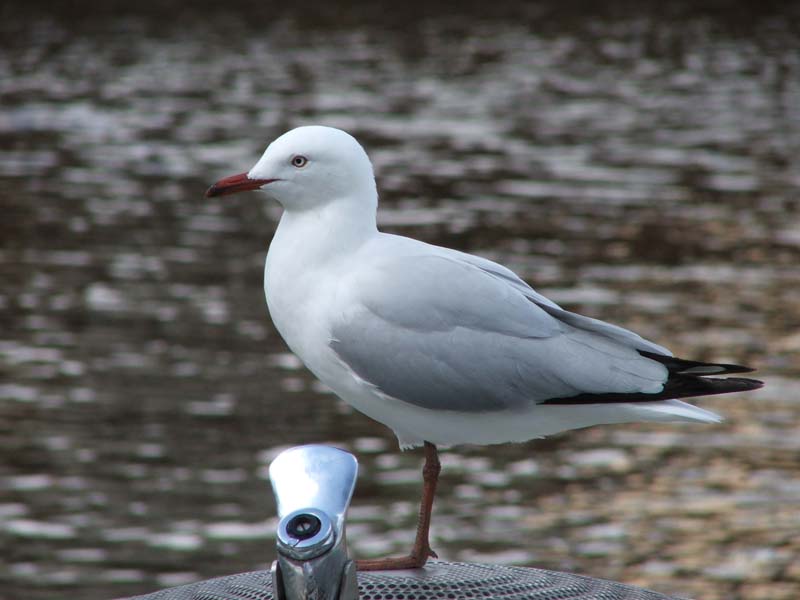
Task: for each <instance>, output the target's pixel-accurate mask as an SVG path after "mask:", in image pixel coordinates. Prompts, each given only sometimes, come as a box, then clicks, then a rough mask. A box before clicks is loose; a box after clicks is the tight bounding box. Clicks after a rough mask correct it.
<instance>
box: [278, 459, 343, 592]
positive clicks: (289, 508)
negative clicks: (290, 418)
mask: <svg viewBox="0 0 800 600" xmlns="http://www.w3.org/2000/svg"><path fill="white" fill-rule="evenodd" d="M357 474H358V461H357V460H356V459H355V457H354V456H353V455H352V454H349V453H347V452H344V451H342V450H337V449H336V448H331V447H330V446H322V445H319V444H309V445H306V446H298V447H296V448H290V449H289V450H285V451H284V452H282V453H281V454H280V455H278V457H277V458H276V459H275V460H274V461H272V464H271V465H270V468H269V478H270V482H271V483H272V491H273V493H274V494H275V502H276V504H277V506H278V516H279V517H280V518H281V520H280V523H279V524H278V535H277V538H278V539H277V545H278V559H277V560H276V561H275V562H274V563H273V565H272V569H271V578H272V589H273V593H274V594H275V597H276V598H279V599H280V600H306V599H314V600H355V599H356V598H357V597H358V589H357V585H356V574H355V563H354V562H353V561H352V560H349V558H348V556H347V543H346V538H345V513H346V512H347V507H348V506H349V504H350V498H351V497H352V496H353V489H354V488H355V484H356V476H357Z"/></svg>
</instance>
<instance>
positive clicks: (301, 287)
mask: <svg viewBox="0 0 800 600" xmlns="http://www.w3.org/2000/svg"><path fill="white" fill-rule="evenodd" d="M248 190H260V191H261V192H264V193H266V194H267V196H269V197H270V198H272V199H274V200H277V201H278V202H279V203H280V204H281V206H282V207H283V213H282V215H281V218H280V222H279V224H278V227H277V230H276V232H275V235H274V237H273V239H272V243H271V244H270V247H269V252H268V254H267V259H266V266H265V269H264V290H265V293H266V299H267V305H268V308H269V313H270V315H271V317H272V320H273V322H274V324H275V327H276V328H277V330H278V331H279V332H280V334H281V336H282V337H283V339H284V340H285V341H286V343H287V345H288V346H289V348H290V349H291V350H292V352H294V353H295V354H296V355H297V356H298V357H299V358H300V359H301V360H302V361H303V363H304V364H305V365H306V367H308V369H309V370H310V371H311V372H312V373H313V374H314V375H315V376H316V377H317V378H318V379H319V380H320V381H322V382H323V383H325V384H326V385H327V386H328V387H330V388H331V389H332V390H333V391H334V392H335V393H336V394H337V395H338V396H339V397H340V398H342V399H343V400H344V401H346V402H347V403H349V404H350V405H352V406H353V407H354V408H356V409H357V410H359V411H361V412H362V413H364V414H366V415H367V416H369V417H371V418H372V419H374V420H376V421H379V422H381V423H383V424H385V425H387V426H388V427H390V428H391V429H392V430H393V431H394V433H395V434H396V435H397V439H398V441H399V444H400V447H401V448H402V449H407V448H413V447H417V446H424V452H425V463H424V466H423V470H422V475H423V494H422V502H421V505H420V517H419V521H418V525H417V535H416V540H415V542H414V546H413V549H412V551H411V553H410V554H409V555H408V556H403V557H388V558H379V559H371V560H360V561H358V563H357V565H358V568H359V569H360V570H384V569H409V568H418V567H421V566H422V565H424V564H425V563H426V561H427V560H428V558H429V557H436V554H435V553H434V552H433V551H432V550H431V547H430V544H429V541H428V537H429V536H428V534H429V528H430V520H431V511H432V507H433V498H434V495H435V492H436V483H437V480H438V476H439V472H440V469H441V467H440V464H439V460H438V453H437V446H442V445H447V446H449V445H454V444H499V443H505V442H523V441H526V440H530V439H533V438H541V437H543V436H547V435H552V434H555V433H559V432H562V431H567V430H570V429H578V428H582V427H589V426H592V425H599V424H611V423H627V422H635V421H656V422H668V421H690V422H700V423H716V422H719V421H721V417H720V416H719V415H717V414H715V413H713V412H710V411H708V410H704V409H702V408H698V407H696V406H693V405H691V404H687V403H685V402H682V401H681V400H679V398H687V397H694V396H708V395H711V394H726V393H729V392H741V391H746V390H754V389H757V388H759V387H761V386H762V385H763V383H762V382H760V381H757V380H755V379H745V378H741V377H727V378H719V377H709V376H711V375H721V374H732V373H744V372H749V371H752V369H750V368H747V367H743V366H740V365H733V364H717V363H706V362H699V361H694V360H686V359H682V358H675V357H674V356H673V355H672V353H671V352H670V351H669V350H667V349H666V348H664V347H662V346H659V345H657V344H655V343H653V342H650V341H648V340H646V339H644V338H642V337H640V336H639V335H637V334H635V333H633V332H632V331H629V330H627V329H623V328H622V327H618V326H616V325H612V324H610V323H606V322H604V321H600V320H597V319H593V318H589V317H585V316H582V315H579V314H576V313H574V312H570V311H568V310H565V309H563V308H561V307H560V306H559V305H558V304H556V303H555V302H552V301H551V300H548V299H547V298H545V297H544V296H542V295H541V294H539V293H538V292H536V291H535V290H534V289H533V288H531V287H530V286H529V285H528V284H527V283H525V282H524V281H523V280H522V279H521V278H519V277H518V276H517V275H516V274H515V273H513V272H512V271H510V270H509V269H507V268H505V267H503V266H501V265H499V264H497V263H495V262H492V261H490V260H487V259H485V258H481V257H478V256H474V255H472V254H466V253H464V252H459V251H457V250H451V249H448V248H443V247H440V246H434V245H432V244H427V243H425V242H421V241H418V240H414V239H411V238H407V237H403V236H399V235H392V234H388V233H382V232H380V231H378V228H377V223H376V214H377V207H378V193H377V188H376V183H375V176H374V173H373V169H372V164H371V162H370V160H369V157H368V156H367V153H366V152H365V151H364V149H363V148H362V146H361V145H360V144H359V143H358V142H357V141H356V139H355V138H353V137H352V136H350V135H349V134H348V133H346V132H344V131H342V130H339V129H334V128H331V127H323V126H316V125H315V126H307V127H299V128H297V129H293V130H291V131H289V132H287V133H285V134H283V135H282V136H280V137H279V138H277V139H276V140H275V141H273V142H272V143H271V144H270V145H269V146H268V147H267V149H266V151H265V152H264V154H263V155H262V157H261V158H260V159H259V160H258V162H257V163H256V164H255V166H254V167H253V168H252V169H250V171H248V172H247V173H241V174H238V175H233V176H231V177H226V178H224V179H221V180H219V181H218V182H216V183H215V184H214V185H212V186H211V187H210V188H209V189H208V191H207V192H206V196H207V197H214V196H224V195H227V194H233V193H237V192H244V191H248Z"/></svg>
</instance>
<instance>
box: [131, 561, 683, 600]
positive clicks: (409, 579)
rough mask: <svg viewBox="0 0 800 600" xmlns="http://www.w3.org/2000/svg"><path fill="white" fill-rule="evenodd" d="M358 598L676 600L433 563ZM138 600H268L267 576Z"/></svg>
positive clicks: (536, 573)
mask: <svg viewBox="0 0 800 600" xmlns="http://www.w3.org/2000/svg"><path fill="white" fill-rule="evenodd" d="M358 587H359V598H361V599H362V600H422V599H426V600H427V599H430V600H433V599H453V600H456V599H461V598H464V599H472V598H482V599H486V600H488V599H492V598H497V599H503V600H675V598H674V597H672V596H665V595H663V594H659V593H656V592H651V591H649V590H644V589H641V588H636V587H632V586H628V585H623V584H621V583H615V582H612V581H606V580H604V579H595V578H592V577H585V576H582V575H573V574H571V573H561V572H558V571H545V570H542V569H530V568H524V567H506V566H500V565H482V564H471V563H449V562H444V561H431V562H429V563H428V564H427V565H426V566H425V567H424V568H423V569H417V570H414V571H377V572H364V573H359V574H358ZM135 598H136V600H272V599H273V594H272V579H271V577H270V572H269V571H268V570H265V571H252V572H249V573H240V574H238V575H229V576H227V577H219V578H216V579H208V580H205V581H200V582H197V583H191V584H188V585H183V586H180V587H174V588H169V589H166V590H160V591H158V592H154V593H152V594H147V595H144V596H136V597H135Z"/></svg>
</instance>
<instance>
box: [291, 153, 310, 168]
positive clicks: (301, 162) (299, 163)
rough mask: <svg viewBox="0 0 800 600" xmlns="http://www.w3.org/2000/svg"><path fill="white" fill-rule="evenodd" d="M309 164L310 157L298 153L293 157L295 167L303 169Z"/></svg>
mask: <svg viewBox="0 0 800 600" xmlns="http://www.w3.org/2000/svg"><path fill="white" fill-rule="evenodd" d="M307 164H308V159H307V158H306V157H305V156H303V155H301V154H296V155H295V156H293V157H292V166H293V167H297V168H298V169H302V168H303V167H305V166H306V165H307Z"/></svg>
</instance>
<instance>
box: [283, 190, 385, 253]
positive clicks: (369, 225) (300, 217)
mask: <svg viewBox="0 0 800 600" xmlns="http://www.w3.org/2000/svg"><path fill="white" fill-rule="evenodd" d="M376 209H377V202H376V203H375V205H374V206H364V203H363V202H362V203H356V202H348V201H347V199H342V200H340V201H339V200H334V201H331V202H328V203H327V204H325V205H323V206H318V207H313V208H305V209H302V210H291V209H290V210H285V211H284V213H283V215H282V216H281V220H280V223H279V224H278V229H277V231H276V232H275V237H274V238H273V240H272V244H271V246H270V253H273V251H278V252H279V253H280V254H284V253H288V254H289V255H291V256H293V257H294V260H295V261H299V260H302V261H303V262H306V261H313V262H310V263H309V264H321V263H324V262H327V261H328V260H330V259H335V258H337V257H340V256H343V255H347V254H349V253H351V252H354V251H355V250H357V249H358V248H359V247H360V246H361V245H362V244H363V243H364V242H365V241H367V240H368V239H369V238H370V237H372V236H374V235H377V232H378V228H377V225H376V217H375V213H376Z"/></svg>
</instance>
